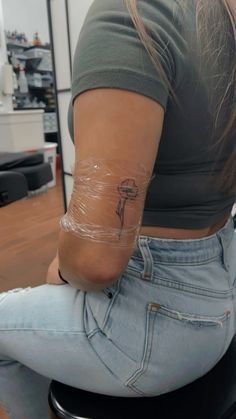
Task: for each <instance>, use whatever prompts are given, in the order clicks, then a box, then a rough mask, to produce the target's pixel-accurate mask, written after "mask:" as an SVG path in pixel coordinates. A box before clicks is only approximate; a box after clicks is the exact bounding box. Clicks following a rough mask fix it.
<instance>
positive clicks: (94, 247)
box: [59, 0, 175, 284]
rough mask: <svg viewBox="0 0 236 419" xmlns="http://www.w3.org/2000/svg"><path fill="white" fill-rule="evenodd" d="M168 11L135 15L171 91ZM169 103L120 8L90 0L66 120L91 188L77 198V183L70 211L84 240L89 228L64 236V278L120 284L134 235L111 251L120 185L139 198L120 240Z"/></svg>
mask: <svg viewBox="0 0 236 419" xmlns="http://www.w3.org/2000/svg"><path fill="white" fill-rule="evenodd" d="M168 4H169V6H166V0H165V1H164V0H158V2H156V4H155V6H150V5H149V4H148V2H143V3H140V5H139V8H140V9H139V11H140V14H141V17H144V18H146V24H147V25H150V29H151V31H152V33H153V34H155V35H154V41H155V45H156V48H157V54H158V56H159V59H160V61H161V63H162V66H163V68H164V70H165V72H166V75H167V77H168V79H169V82H170V83H171V81H172V79H173V78H174V71H175V68H174V67H175V66H174V60H173V54H172V52H173V48H174V47H173V46H174V45H175V44H174V42H172V37H174V35H173V32H174V31H175V26H174V24H173V22H172V20H171V13H172V10H171V7H170V4H172V2H169V3H168ZM153 12H155V13H154V14H153ZM167 24H168V25H169V26H171V27H167ZM172 47H173V48H172ZM168 97H169V92H168V88H167V87H166V86H165V84H164V83H163V79H162V77H161V76H160V74H158V72H157V70H156V68H155V67H154V65H153V64H152V62H151V59H150V57H149V55H148V53H147V51H146V50H145V48H144V46H143V45H142V42H141V41H140V39H139V37H138V34H137V31H136V29H135V28H134V26H133V23H132V20H131V18H130V16H129V13H128V11H127V9H126V8H125V6H124V2H111V1H110V0H95V1H94V2H93V3H92V6H91V7H90V9H89V13H88V15H87V17H86V20H85V23H84V26H83V28H82V30H81V33H80V37H79V41H78V44H77V48H76V52H75V57H74V65H73V83H72V104H73V107H72V106H71V107H70V113H69V125H70V129H71V135H72V138H73V139H74V143H75V173H76V179H77V180H78V179H82V178H83V176H84V175H85V169H86V170H87V173H86V176H85V177H86V179H87V180H88V178H89V180H90V183H89V182H88V183H89V184H88V185H87V186H88V188H87V192H86V191H85V189H86V188H84V189H83V191H81V188H78V187H77V186H78V183H79V182H77V186H76V188H74V192H73V194H72V198H71V201H70V205H69V210H70V208H73V210H74V213H75V218H76V223H77V224H79V225H80V227H81V226H82V227H83V226H84V225H86V228H87V226H89V234H86V232H87V230H86V228H85V234H84V235H83V237H81V236H80V235H78V234H77V235H74V234H72V233H71V232H64V231H62V232H61V234H60V241H59V262H60V267H61V268H62V271H63V268H64V273H65V274H66V273H67V272H68V274H69V273H74V274H73V275H71V277H72V276H74V277H76V272H78V273H80V275H81V276H82V277H84V278H86V279H87V280H89V281H92V282H99V283H104V284H105V283H107V282H110V281H111V280H112V278H117V276H118V275H119V274H120V273H121V272H122V270H123V269H124V268H125V266H126V264H127V263H128V260H129V258H130V255H131V254H132V250H133V245H134V242H135V234H134V235H133V238H132V237H129V246H120V245H119V243H118V242H117V245H116V246H114V242H113V243H112V244H113V245H111V241H112V237H111V234H110V233H111V231H113V230H115V232H117V231H119V229H120V228H121V227H122V225H121V224H122V223H121V217H120V216H119V211H120V207H119V202H120V199H121V195H120V190H121V189H120V185H121V184H122V182H125V181H126V180H129V179H132V181H133V182H134V185H135V188H136V189H137V191H138V192H139V194H138V195H137V197H135V199H133V200H130V201H129V200H127V202H126V205H125V213H124V214H123V215H124V217H123V222H124V223H123V224H124V225H123V227H124V228H123V231H122V234H123V232H124V230H128V229H129V227H130V226H131V227H132V226H134V225H138V224H139V223H140V220H141V218H142V212H143V205H144V201H145V193H146V189H147V186H148V181H149V179H150V176H151V174H152V169H153V165H154V163H155V160H156V156H157V153H158V145H159V141H160V137H161V131H162V125H163V118H164V112H165V109H166V105H167V102H168ZM72 113H73V122H74V124H72ZM73 125H74V127H73V128H72V126H73ZM91 159H92V160H91ZM90 161H92V162H93V163H92V164H94V162H97V163H98V167H99V170H91V171H89V167H88V164H89V162H90ZM95 164H96V163H95ZM106 173H107V175H106ZM83 179H84V178H83ZM104 179H105V181H104ZM109 182H110V184H109ZM98 184H99V191H100V195H99V194H98V193H97V186H98ZM91 185H93V186H92V187H91ZM104 185H105V186H104ZM144 185H145V186H144ZM92 226H94V227H95V228H94V232H93V229H92ZM112 229H113V230H112ZM98 230H99V231H100V230H103V233H104V234H103V240H100V238H99V239H98V238H97V237H96V233H97V231H98ZM131 230H132V229H131ZM80 231H81V228H80ZM116 234H117V233H116ZM118 237H119V234H118ZM104 238H105V239H104ZM107 238H108V240H106V239H107ZM116 238H117V237H116ZM66 268H68V269H66Z"/></svg>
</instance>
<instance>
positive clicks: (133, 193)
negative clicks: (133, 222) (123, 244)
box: [116, 179, 138, 239]
mask: <svg viewBox="0 0 236 419" xmlns="http://www.w3.org/2000/svg"><path fill="white" fill-rule="evenodd" d="M117 189H118V192H119V194H120V196H121V198H120V200H119V203H118V206H117V209H116V214H117V215H118V216H119V218H120V223H121V227H120V234H119V239H120V237H121V233H122V230H123V226H124V222H125V205H126V202H127V201H134V200H135V198H136V197H137V195H138V187H137V185H136V183H135V181H134V180H133V179H125V180H124V181H123V182H121V184H120V185H119V186H118V188H117Z"/></svg>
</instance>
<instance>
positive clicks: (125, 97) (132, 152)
mask: <svg viewBox="0 0 236 419" xmlns="http://www.w3.org/2000/svg"><path fill="white" fill-rule="evenodd" d="M101 104H102V106H101ZM163 120H164V110H163V108H162V107H161V106H160V105H159V104H158V103H157V102H156V101H154V100H152V99H150V98H148V97H146V96H143V95H140V94H138V93H134V92H131V91H126V90H121V89H111V88H109V89H105V88H101V89H93V90H88V91H86V92H84V93H82V94H81V95H79V96H78V97H77V99H76V100H75V102H74V141H75V168H76V172H77V175H78V176H79V175H80V166H79V164H78V162H79V160H82V161H87V160H88V159H90V158H91V157H92V158H94V159H95V160H97V161H102V160H105V161H114V159H115V160H116V161H122V160H123V161H124V160H125V161H126V162H127V167H125V168H122V174H121V182H120V183H118V184H117V185H116V190H117V199H116V200H114V201H112V200H109V199H100V200H98V201H97V202H96V205H95V207H94V208H93V211H92V210H91V208H92V207H93V205H92V204H91V202H90V196H89V195H88V197H87V198H86V199H87V201H86V216H88V217H89V218H90V220H92V221H93V222H94V225H95V224H99V222H100V219H101V214H102V216H104V219H106V216H107V217H109V216H110V214H113V215H114V225H113V226H112V227H114V228H117V229H120V231H121V234H122V229H123V228H129V227H130V226H131V225H135V223H137V222H138V220H139V219H140V217H141V216H142V208H143V205H144V200H145V193H144V194H143V195H142V196H139V197H138V198H139V204H138V200H137V196H138V191H139V190H141V185H140V184H139V179H135V180H134V182H133V184H132V182H130V173H129V171H130V167H131V166H132V167H138V165H139V164H140V162H142V164H143V166H144V167H145V169H146V172H147V173H152V169H153V166H154V163H155V160H156V157H157V154H158V147H159V142H160V138H161V132H162V127H163ZM98 177H99V175H98ZM97 180H98V181H99V178H98V179H97ZM127 181H128V182H127ZM146 181H147V184H148V181H149V179H148V178H147V179H146ZM124 182H125V184H124ZM130 184H131V185H132V188H133V189H132V190H129V189H127V187H128V188H130ZM124 185H125V189H124ZM127 185H128V186H127ZM111 186H113V185H111ZM75 195H76V194H75ZM75 195H74V196H72V198H71V203H70V205H77V201H78V199H79V197H78V196H75ZM130 196H132V200H131V199H130V200H129V198H130ZM73 200H74V201H75V202H73ZM140 200H141V201H142V202H141V204H142V205H140ZM91 211H92V212H91ZM226 219H227V217H226ZM82 221H83V220H82ZM78 222H81V220H80V219H79V220H78ZM224 222H225V220H222V221H221V222H220V223H218V224H217V225H215V226H213V227H209V228H207V229H203V230H185V229H169V228H162V227H141V229H140V233H141V234H147V235H150V236H153V237H166V238H177V239H178V238H179V239H185V238H187V239H189V238H199V237H204V236H207V235H209V234H213V233H214V232H215V231H217V229H219V228H220V227H221V226H222V225H223V224H224ZM134 241H135V234H134V237H133V240H131V243H130V245H129V246H127V247H120V246H111V244H110V243H109V242H108V243H97V242H94V241H93V240H90V239H85V238H80V237H78V236H76V235H74V234H72V233H70V232H65V231H63V230H61V231H60V234H59V243H58V254H57V256H56V257H55V259H54V261H53V262H52V263H51V265H50V267H49V271H48V275H47V282H48V283H53V284H58V285H62V284H63V285H64V282H62V281H61V280H60V278H59V277H58V273H57V269H58V267H59V268H60V272H61V274H62V276H63V278H65V279H66V280H67V281H68V282H69V283H70V285H72V286H73V287H76V288H79V289H82V290H85V291H90V290H99V289H102V288H105V287H106V286H108V285H109V284H111V283H113V282H115V281H116V280H117V279H118V278H119V276H120V275H121V273H122V272H123V270H124V269H125V267H126V265H127V263H128V261H129V258H130V256H131V255H132V252H133V245H134ZM88 261H89V263H88Z"/></svg>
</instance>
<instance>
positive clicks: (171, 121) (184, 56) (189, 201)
mask: <svg viewBox="0 0 236 419" xmlns="http://www.w3.org/2000/svg"><path fill="white" fill-rule="evenodd" d="M193 2H194V0H189V5H190V7H189V10H188V11H187V13H186V15H185V18H183V15H182V14H181V13H182V12H180V6H179V3H178V1H177V0H137V3H138V10H139V13H140V15H141V17H142V19H143V20H144V22H145V26H146V28H148V30H149V33H151V35H152V38H153V39H154V41H155V45H156V49H157V52H158V55H159V57H160V60H161V62H162V65H163V68H164V69H165V71H166V74H167V77H168V79H169V81H170V83H171V85H172V87H173V89H174V91H175V93H176V95H177V97H178V101H179V104H178V105H177V103H176V102H175V101H174V100H172V99H171V98H170V94H169V93H168V89H166V87H165V85H164V83H163V81H162V79H161V77H160V76H159V74H158V72H157V70H156V69H155V67H154V65H153V64H152V62H151V60H150V58H149V56H148V54H147V52H146V50H145V49H144V47H143V45H142V43H141V41H140V40H139V38H138V34H137V32H136V29H135V28H134V26H133V23H132V21H131V18H130V16H129V13H128V10H127V9H126V6H125V5H124V3H123V1H122V0H95V1H94V2H93V3H92V5H91V6H90V9H89V11H88V14H87V16H86V19H85V21H84V24H83V27H82V30H81V32H80V36H79V40H78V44H77V48H76V52H75V56H74V65H73V82H72V101H71V105H70V108H69V113H68V119H69V129H70V133H71V137H72V138H73V117H72V112H73V100H74V99H75V97H76V96H78V95H79V94H81V93H82V92H84V91H86V90H89V89H93V88H99V87H110V88H112V87H114V88H121V89H127V90H130V91H134V92H138V93H140V94H142V95H145V96H148V97H150V98H152V99H154V100H155V101H157V102H158V103H159V104H160V105H161V106H162V107H163V108H164V109H165V119H164V126H163V132H162V136H161V141H160V147H159V152H158V157H157V159H156V163H155V167H154V174H155V176H154V178H153V180H152V182H151V184H150V186H149V189H148V193H147V198H146V202H145V209H144V214H143V225H151V226H163V227H173V228H187V229H188V228H189V229H195V228H196V229H197V228H204V227H208V226H211V225H213V224H214V223H215V222H217V221H219V220H221V219H222V218H223V217H224V216H226V214H229V213H230V211H231V209H232V205H233V203H234V200H235V196H234V195H232V194H231V195H227V194H225V193H223V192H221V191H220V189H219V187H218V184H217V182H216V175H217V174H218V173H219V171H221V170H222V167H223V165H224V163H225V161H226V160H227V158H228V156H229V154H230V151H231V149H230V146H229V143H227V145H226V146H225V149H224V150H222V154H221V157H220V159H219V160H218V162H217V163H216V164H215V163H214V157H215V151H214V150H213V148H212V141H213V140H212V135H211V134H212V126H213V125H212V124H213V117H212V112H211V109H210V105H209V99H208V94H207V88H206V85H207V83H206V81H207V80H208V79H207V77H206V78H205V79H204V77H201V78H200V77H199V72H198V65H197V62H196V59H197V58H196V57H197V53H196V49H194V45H195V44H194V39H195V37H196V24H195V15H194V13H195V12H194V8H193V7H192V6H193Z"/></svg>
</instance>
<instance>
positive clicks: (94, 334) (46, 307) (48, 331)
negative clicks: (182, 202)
mask: <svg viewBox="0 0 236 419" xmlns="http://www.w3.org/2000/svg"><path fill="white" fill-rule="evenodd" d="M88 263H89V261H88ZM235 278H236V236H235V234H234V228H233V222H232V219H230V220H229V221H228V222H227V224H226V226H225V227H224V228H222V229H221V230H220V231H219V232H218V233H216V234H214V235H213V236H210V237H207V238H203V239H196V240H165V239H153V238H150V237H144V236H140V238H139V242H138V245H137V247H136V249H135V251H134V254H133V256H132V258H131V259H130V261H129V264H128V266H127V268H126V270H125V271H124V273H123V275H122V276H121V277H120V278H119V280H118V281H117V283H116V284H114V285H113V286H111V287H109V288H107V289H105V290H103V291H101V292H96V293H95V292H94V293H92V292H91V293H85V292H82V291H79V290H76V289H74V288H72V287H70V285H62V286H55V285H43V286H40V287H36V288H26V289H16V290H12V291H9V292H7V293H2V294H0V360H1V361H0V402H1V403H2V405H3V406H5V408H6V410H7V412H8V414H9V416H10V418H12V419H45V418H47V412H48V406H47V391H48V386H49V383H50V380H51V379H52V378H53V379H55V380H58V381H61V382H63V383H65V384H69V385H71V386H74V387H78V388H81V389H84V390H89V391H93V392H97V393H105V394H108V395H116V396H125V397H129V396H137V397H138V396H154V395H158V394H162V393H166V392H169V391H171V390H174V389H177V388H179V387H182V386H184V385H185V384H188V383H190V382H192V381H193V380H196V379H197V378H198V377H201V376H202V375H204V374H205V373H207V372H208V371H209V370H210V369H211V368H212V367H213V366H214V365H215V364H216V363H217V362H218V361H219V359H220V358H221V357H222V356H223V354H224V353H225V352H226V350H227V348H228V346H229V344H230V341H231V339H232V337H233V335H234V333H235V300H234V298H235Z"/></svg>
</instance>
